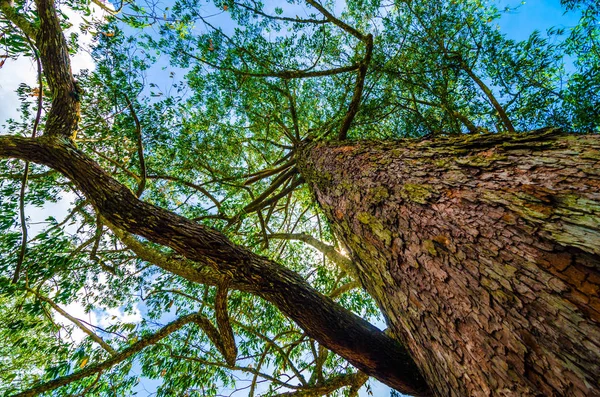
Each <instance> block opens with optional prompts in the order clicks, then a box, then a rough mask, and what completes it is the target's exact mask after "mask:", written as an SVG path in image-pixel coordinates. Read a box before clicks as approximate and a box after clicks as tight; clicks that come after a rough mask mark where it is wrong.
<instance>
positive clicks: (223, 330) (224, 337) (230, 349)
mask: <svg viewBox="0 0 600 397" xmlns="http://www.w3.org/2000/svg"><path fill="white" fill-rule="evenodd" d="M215 317H216V318H217V326H218V327H219V334H220V336H221V343H222V344H223V352H222V353H223V356H224V357H225V361H227V364H229V365H235V360H236V358H237V346H236V344H235V339H234V337H233V330H232V329H231V322H230V320H229V313H228V311H227V288H226V287H225V286H223V285H220V286H218V287H217V296H216V297H215Z"/></svg>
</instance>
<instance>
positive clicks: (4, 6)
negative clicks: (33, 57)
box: [0, 0, 37, 38]
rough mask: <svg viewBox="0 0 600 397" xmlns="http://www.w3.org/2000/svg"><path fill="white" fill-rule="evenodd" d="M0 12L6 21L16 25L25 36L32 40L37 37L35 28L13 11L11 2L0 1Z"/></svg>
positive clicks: (8, 0) (9, 0)
mask: <svg viewBox="0 0 600 397" xmlns="http://www.w3.org/2000/svg"><path fill="white" fill-rule="evenodd" d="M0 10H1V11H2V13H3V14H4V16H5V17H6V19H8V20H9V21H11V22H12V23H14V24H15V25H17V27H18V28H19V29H21V30H22V31H23V33H25V35H26V36H28V37H32V38H35V37H37V30H36V28H35V27H34V26H33V25H32V24H31V23H30V22H29V21H28V20H27V18H25V17H24V16H23V15H22V14H20V13H18V12H17V10H15V8H14V7H13V5H12V1H11V0H0Z"/></svg>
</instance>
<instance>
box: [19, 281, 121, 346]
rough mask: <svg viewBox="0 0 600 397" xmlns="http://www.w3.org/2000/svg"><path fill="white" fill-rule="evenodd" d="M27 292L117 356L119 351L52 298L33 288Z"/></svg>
mask: <svg viewBox="0 0 600 397" xmlns="http://www.w3.org/2000/svg"><path fill="white" fill-rule="evenodd" d="M27 291H29V292H31V293H32V294H34V295H35V296H36V298H38V299H39V300H41V301H43V302H46V303H47V304H49V305H50V306H51V307H52V308H53V309H54V310H56V311H57V312H58V313H60V315H61V316H63V317H64V318H66V319H67V320H69V321H71V322H72V323H73V324H75V325H76V326H77V328H79V329H80V330H82V331H83V332H84V333H86V334H87V335H88V336H89V337H90V338H91V339H92V340H93V341H94V342H96V343H97V344H99V345H100V346H102V348H103V349H104V350H106V351H107V352H108V353H109V354H110V355H111V356H115V355H117V351H116V350H115V349H113V348H112V346H110V345H109V344H108V343H106V342H105V341H104V340H103V339H102V338H100V337H99V336H98V335H96V333H95V332H93V331H92V330H90V329H89V328H88V327H86V326H85V325H84V324H83V323H82V322H81V321H79V319H77V318H75V317H73V316H71V315H70V314H69V313H67V312H66V311H65V310H64V309H63V308H61V307H60V306H58V305H57V304H56V302H54V301H53V300H52V299H50V298H48V297H46V296H44V295H42V294H41V293H39V292H38V291H36V290H33V289H31V288H27Z"/></svg>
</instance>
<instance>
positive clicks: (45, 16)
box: [34, 0, 82, 139]
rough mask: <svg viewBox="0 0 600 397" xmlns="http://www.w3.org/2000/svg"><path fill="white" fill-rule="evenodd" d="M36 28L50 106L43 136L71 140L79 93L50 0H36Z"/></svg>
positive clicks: (65, 42) (78, 110) (76, 120)
mask: <svg viewBox="0 0 600 397" xmlns="http://www.w3.org/2000/svg"><path fill="white" fill-rule="evenodd" d="M35 3H36V5H37V11H38V15H39V18H40V28H39V30H38V31H37V32H36V36H34V37H36V40H35V42H36V44H37V47H38V49H39V51H40V58H41V60H42V66H43V70H44V75H45V76H46V81H47V82H48V87H49V88H50V91H51V92H52V107H51V108H50V112H49V113H48V118H47V120H46V130H45V134H46V135H54V136H60V137H62V138H66V139H75V136H76V134H77V125H78V123H79V117H80V104H79V96H80V94H81V93H82V92H81V90H80V89H79V87H78V85H77V83H76V82H75V79H74V78H73V74H72V72H71V61H70V57H69V49H68V46H67V41H66V39H65V36H64V35H63V33H62V30H61V28H60V21H59V19H58V16H57V14H56V8H55V6H54V1H53V0H36V2H35Z"/></svg>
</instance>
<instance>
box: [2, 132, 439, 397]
mask: <svg viewBox="0 0 600 397" xmlns="http://www.w3.org/2000/svg"><path fill="white" fill-rule="evenodd" d="M0 157H16V158H21V159H23V160H29V161H33V162H37V163H40V164H44V165H47V166H49V167H51V168H54V169H56V170H58V171H59V172H61V173H63V174H64V175H65V176H66V177H67V178H69V179H71V180H72V181H73V183H74V184H75V185H76V186H77V188H78V189H79V190H80V191H82V192H83V193H84V194H85V195H86V196H87V198H88V200H89V201H90V203H92V204H93V206H94V207H95V209H96V211H97V212H99V213H100V214H101V215H102V217H104V218H105V219H106V223H107V224H112V225H114V226H115V227H116V228H117V229H123V230H126V231H127V232H128V233H131V234H136V235H139V236H141V237H144V238H146V239H148V240H150V241H152V242H154V243H156V244H160V245H163V246H165V247H169V248H171V249H173V250H174V251H175V252H177V253H179V254H180V255H182V256H184V257H185V258H187V259H189V260H190V261H193V262H197V263H198V264H199V265H200V267H202V265H205V266H207V267H209V268H211V269H212V270H213V271H214V272H215V273H217V274H219V275H221V277H225V278H227V279H231V280H232V282H233V283H237V284H239V285H241V286H243V287H244V288H245V289H246V290H248V291H249V292H252V293H254V294H256V295H258V296H260V297H262V298H263V299H265V300H267V301H269V302H271V303H272V304H274V305H275V306H276V307H278V308H279V310H281V311H282V313H283V314H284V315H286V316H287V317H289V318H290V319H292V320H293V321H295V322H296V323H297V324H298V325H299V326H300V327H301V328H302V329H304V330H305V331H306V332H307V334H308V335H310V336H311V337H312V338H314V339H315V340H317V341H318V342H319V343H320V344H322V345H324V346H325V347H327V348H328V349H329V350H331V351H333V352H335V353H337V354H339V355H341V356H342V357H344V358H345V359H347V360H348V361H349V362H350V363H351V364H353V365H354V366H355V367H357V368H359V369H360V370H361V371H363V372H366V373H367V374H370V375H372V376H375V377H376V378H378V379H379V380H381V381H382V382H384V383H386V384H388V385H389V386H391V387H393V388H395V389H397V390H399V391H402V392H404V393H409V394H413V395H429V393H430V392H429V389H428V387H427V385H426V383H425V381H424V379H423V378H422V376H421V375H420V372H419V370H418V368H417V367H416V365H415V364H414V361H413V360H412V358H411V357H410V355H409V354H408V352H407V351H406V350H405V349H404V347H402V346H401V345H400V344H399V343H398V342H397V341H395V340H393V339H391V338H390V337H388V336H387V335H385V334H383V333H382V332H381V331H380V330H378V329H377V328H376V327H374V326H372V325H371V324H369V323H368V322H366V321H365V320H363V319H361V318H360V317H358V316H356V315H355V314H353V313H351V312H350V311H348V310H346V309H344V308H343V307H341V306H339V305H338V304H336V303H335V302H334V301H333V300H332V299H331V298H328V297H326V296H324V295H322V294H321V293H319V292H317V291H316V290H314V289H313V288H312V287H310V285H308V283H307V282H306V281H305V280H304V279H303V278H302V277H301V276H299V275H298V274H296V273H294V272H292V271H291V270H289V269H286V268H285V267H283V266H281V265H279V264H277V263H275V262H273V261H271V260H269V259H267V258H265V257H261V256H258V255H256V254H254V253H253V252H251V251H249V250H247V249H245V248H243V247H241V246H238V245H235V244H233V243H232V242H231V241H230V240H228V239H227V238H226V237H225V236H224V235H223V234H221V233H220V232H218V231H216V230H213V229H210V228H207V227H204V226H202V225H199V224H197V223H195V222H193V221H191V220H189V219H186V218H184V217H182V216H180V215H178V214H175V213H173V212H169V211H167V210H165V209H162V208H160V207H156V206H154V205H152V204H148V203H145V202H143V201H140V200H139V199H138V198H137V197H135V195H134V194H133V193H132V192H131V191H130V190H129V189H128V188H127V187H126V186H124V185H122V184H121V183H119V182H118V181H116V180H115V179H113V178H112V177H111V176H110V175H109V174H107V173H106V172H105V171H104V170H102V168H100V167H99V166H98V165H97V164H96V163H95V162H94V161H93V160H91V159H90V158H89V157H87V156H86V155H85V154H84V153H83V152H81V151H80V150H78V149H76V148H75V147H73V146H72V145H70V144H65V141H64V140H58V141H57V140H55V139H51V138H50V137H44V139H41V138H39V139H31V138H23V137H17V136H0ZM170 264H171V263H164V265H166V266H165V270H167V271H170V272H173V273H176V274H179V275H182V276H183V277H185V278H186V279H187V280H189V281H191V282H203V281H204V280H205V279H206V278H205V277H202V276H203V273H202V272H199V271H198V269H197V268H193V267H192V268H188V269H186V268H185V267H184V266H182V264H181V263H180V262H178V263H175V264H174V266H173V267H171V266H169V265H170Z"/></svg>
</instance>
